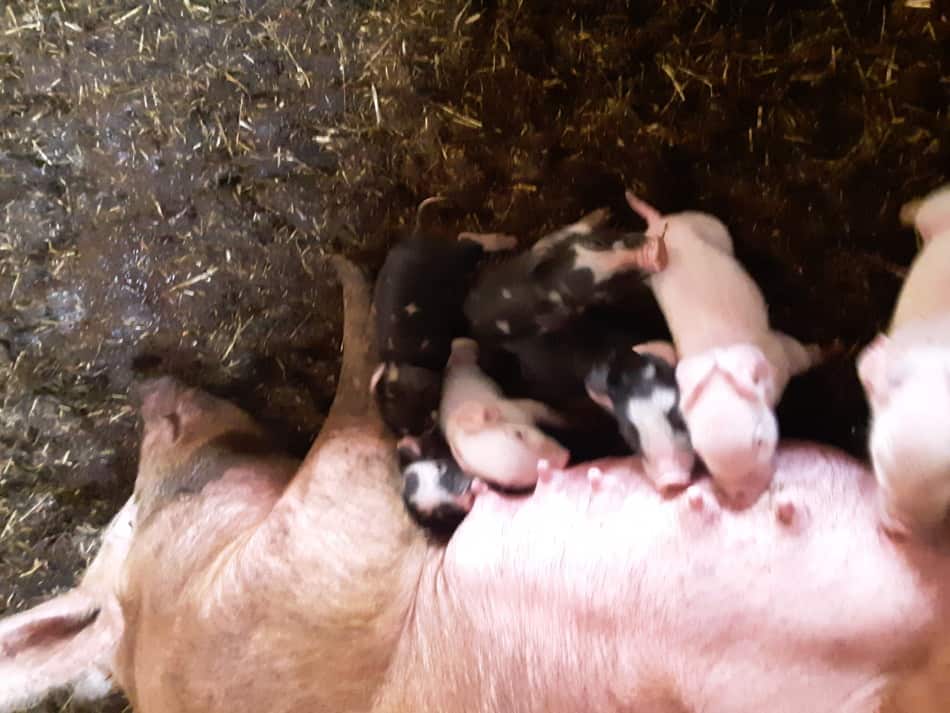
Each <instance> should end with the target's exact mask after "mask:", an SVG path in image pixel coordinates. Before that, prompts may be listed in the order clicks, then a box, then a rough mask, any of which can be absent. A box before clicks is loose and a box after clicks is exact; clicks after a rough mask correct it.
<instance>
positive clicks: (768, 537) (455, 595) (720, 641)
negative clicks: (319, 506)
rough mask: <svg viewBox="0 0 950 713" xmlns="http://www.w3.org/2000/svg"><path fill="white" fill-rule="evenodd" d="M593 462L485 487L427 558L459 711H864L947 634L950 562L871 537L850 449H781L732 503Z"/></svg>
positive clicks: (864, 483) (866, 484) (867, 500)
mask: <svg viewBox="0 0 950 713" xmlns="http://www.w3.org/2000/svg"><path fill="white" fill-rule="evenodd" d="M603 469H604V470H605V472H606V477H605V479H604V481H603V482H602V483H601V485H600V487H598V488H593V487H592V486H591V485H590V483H589V481H588V480H587V478H586V477H585V476H586V472H587V467H582V468H580V469H575V470H572V471H570V472H568V473H564V474H555V476H554V478H553V480H551V481H550V482H548V483H541V484H540V485H539V486H538V491H537V492H536V493H535V494H534V495H532V496H531V497H527V498H521V499H517V500H515V499H510V498H502V497H500V496H496V495H490V496H487V497H483V498H481V499H479V500H478V502H477V503H476V505H475V508H474V510H473V511H472V513H471V514H470V515H469V517H468V518H467V519H466V520H465V522H464V523H463V525H462V526H461V527H460V528H459V530H458V531H457V532H456V534H455V537H454V538H453V539H452V541H451V542H450V544H449V546H448V548H447V550H446V552H445V559H444V561H443V563H442V567H441V568H440V569H439V568H433V576H434V581H435V588H434V591H435V593H436V596H435V597H434V602H433V606H432V607H431V608H430V609H429V613H430V614H431V617H425V618H422V619H421V621H423V622H424V621H425V620H426V618H431V621H430V622H429V623H430V625H433V626H435V627H436V628H438V630H439V631H438V632H435V631H432V632H429V634H430V636H427V637H426V638H428V639H429V640H430V644H432V645H435V646H437V647H438V649H437V651H438V650H440V651H442V652H443V654H444V653H446V652H447V651H451V650H452V649H453V648H454V649H456V650H457V651H458V653H459V654H464V657H463V659H462V661H463V664H462V668H463V669H464V670H459V671H454V670H453V671H447V672H446V674H445V675H446V676H448V677H449V678H454V679H455V683H456V684H458V686H460V687H461V690H462V691H470V695H471V698H470V699H469V701H470V703H471V708H469V707H468V706H465V707H464V708H463V709H465V710H469V709H471V710H499V711H521V710H533V711H556V710H605V711H608V710H618V711H619V710H634V709H635V710H648V711H665V710H670V711H694V710H695V711H699V710H707V711H715V712H717V713H720V712H721V713H726V712H732V711H735V712H738V711H749V712H750V713H751V712H756V713H759V712H760V711H765V710H768V711H775V712H778V711H789V712H794V713H801V712H802V711H834V712H835V713H838V712H839V711H848V710H857V711H873V710H877V709H878V705H877V701H879V700H880V699H881V698H882V696H883V695H884V694H885V693H887V692H888V691H889V689H890V688H891V684H892V683H893V682H894V680H896V679H895V674H896V673H897V672H900V671H902V670H903V669H906V668H908V667H919V666H920V665H921V664H922V662H923V661H925V660H926V658H927V656H928V655H930V653H931V652H932V648H933V644H934V642H935V641H936V640H937V639H938V638H941V639H942V640H943V641H946V640H947V629H946V616H945V615H946V609H947V604H946V600H947V598H948V597H950V577H948V574H950V572H948V559H946V558H944V557H941V556H939V555H936V554H934V553H931V552H928V551H924V550H922V549H920V548H916V547H910V546H900V545H896V544H894V543H893V542H891V541H890V540H889V539H887V538H886V537H885V536H884V535H883V534H881V533H880V531H879V529H878V527H877V521H876V519H875V513H874V497H875V490H876V486H875V484H874V482H873V478H872V477H871V476H870V474H869V473H868V472H867V470H866V469H865V468H864V467H863V466H861V465H860V464H859V463H857V462H856V461H853V460H851V459H850V458H848V457H846V456H844V455H842V454H839V453H836V452H834V451H830V450H828V449H822V448H819V447H817V446H806V445H787V446H785V447H784V448H783V449H782V450H781V451H780V454H779V456H778V472H777V475H776V478H775V482H774V484H773V486H772V489H771V491H770V492H769V493H767V494H766V495H764V496H763V498H762V499H761V500H760V501H759V502H758V503H757V504H756V505H755V506H754V507H753V508H750V509H749V510H746V511H743V512H731V511H728V510H721V509H720V508H719V506H718V505H717V504H716V500H715V497H714V496H713V495H712V494H711V490H710V489H709V483H708V481H703V482H702V483H701V484H699V485H697V486H694V489H693V491H692V495H690V494H683V495H680V496H678V497H677V498H675V499H672V500H663V499H662V498H660V497H659V496H658V495H657V494H656V493H655V492H654V491H653V490H652V489H651V488H650V487H649V486H648V485H647V484H646V482H645V481H644V480H642V479H641V478H638V477H636V476H635V475H632V474H630V473H629V472H627V473H625V472H623V471H619V470H611V469H609V468H607V467H604V468H603ZM700 494H702V496H703V497H699V495H700ZM789 504H790V505H789ZM439 641H441V642H442V643H441V645H440V644H439V643H438V642H439ZM427 648H428V647H427ZM439 665H440V666H445V667H446V668H447V669H451V668H452V665H451V663H447V662H446V661H442V662H440V663H439ZM437 668H438V666H437ZM445 690H452V688H451V686H450V687H448V688H447V689H445ZM460 695H461V694H460ZM453 700H455V701H458V700H460V699H459V698H458V697H453ZM476 701H478V702H477V703H476ZM947 705H948V706H950V704H947ZM939 709H940V708H935V710H939ZM447 710H448V709H447ZM948 710H950V708H948Z"/></svg>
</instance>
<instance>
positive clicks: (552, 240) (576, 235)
mask: <svg viewBox="0 0 950 713" xmlns="http://www.w3.org/2000/svg"><path fill="white" fill-rule="evenodd" d="M608 217H609V213H608V211H607V210H606V209H601V210H597V211H594V212H593V213H590V214H588V215H587V216H585V217H584V218H582V219H581V220H579V221H577V222H576V223H572V224H571V225H568V226H565V227H563V228H561V229H559V230H557V231H555V232H554V233H551V234H549V235H547V236H545V237H543V238H541V239H540V240H539V241H538V242H536V243H535V244H534V245H533V246H532V247H531V249H530V250H528V251H526V252H524V253H521V254H520V255H517V256H515V257H512V258H510V259H508V260H506V261H504V262H502V263H499V264H497V265H492V266H489V267H486V268H485V269H484V270H483V271H482V273H481V274H480V275H479V277H478V279H477V281H476V283H475V285H474V286H473V287H472V289H471V291H470V292H469V294H468V297H467V298H466V300H465V306H464V308H465V315H466V317H468V320H469V324H470V325H471V329H472V333H473V335H474V336H475V337H476V338H478V339H479V340H491V341H504V340H510V339H523V338H526V337H532V336H538V335H542V334H548V333H551V332H554V331H557V330H559V329H561V328H562V327H564V326H565V325H566V324H568V323H569V322H570V321H571V320H573V319H574V318H575V317H576V316H578V315H579V314H581V313H582V312H584V311H585V310H586V309H587V308H588V307H590V306H591V305H594V304H597V303H599V302H604V301H606V300H608V299H609V296H610V292H611V287H612V282H613V281H614V279H615V278H617V279H619V278H620V277H622V276H626V277H629V276H630V275H636V276H638V277H641V278H642V277H645V276H646V275H650V274H653V273H655V272H658V271H660V270H662V269H663V266H664V264H665V260H666V256H665V251H664V247H663V239H662V237H659V236H657V237H647V236H646V235H644V234H642V233H634V232H622V231H618V230H614V229H610V228H607V227H605V226H604V224H605V223H606V221H607V218H608Z"/></svg>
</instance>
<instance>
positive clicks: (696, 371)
mask: <svg viewBox="0 0 950 713" xmlns="http://www.w3.org/2000/svg"><path fill="white" fill-rule="evenodd" d="M715 368H716V356H715V353H714V352H704V353H703V354H698V355H696V356H691V357H687V358H686V359H683V360H682V361H680V362H679V364H677V365H676V385H677V386H678V387H679V390H680V411H682V412H683V414H684V415H685V414H686V412H687V411H689V409H690V408H692V406H693V405H694V404H695V403H696V399H698V398H699V395H700V393H702V388H703V386H704V385H705V384H706V382H707V381H708V380H709V377H710V376H711V375H712V373H713V371H714V370H715Z"/></svg>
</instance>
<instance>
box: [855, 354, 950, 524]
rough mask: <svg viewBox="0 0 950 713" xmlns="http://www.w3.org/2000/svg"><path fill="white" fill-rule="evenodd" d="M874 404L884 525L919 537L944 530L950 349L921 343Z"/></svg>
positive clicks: (949, 476)
mask: <svg viewBox="0 0 950 713" xmlns="http://www.w3.org/2000/svg"><path fill="white" fill-rule="evenodd" d="M897 361H899V362H900V363H895V364H892V365H891V367H892V368H897V369H900V370H901V371H905V372H906V374H905V375H904V376H903V377H902V378H901V379H900V380H899V382H898V384H897V385H896V386H893V387H892V388H891V389H890V390H889V391H888V392H887V399H886V401H884V402H883V404H882V405H879V406H878V407H875V408H874V412H873V417H872V421H871V434H870V439H869V450H870V454H871V461H872V463H873V465H874V473H875V477H876V478H877V481H878V485H879V498H880V506H881V507H880V512H881V516H882V520H883V522H884V525H885V528H886V529H888V530H890V531H891V532H900V533H903V534H910V535H914V536H919V537H922V538H925V539H927V538H929V537H930V536H932V535H936V534H940V533H942V532H943V531H944V527H943V526H944V525H945V521H946V518H947V513H948V507H950V449H948V447H947V444H948V443H950V369H948V366H947V364H948V363H950V354H948V353H947V352H946V350H938V349H927V348H923V347H921V348H919V349H917V350H915V351H913V352H908V353H905V354H902V355H901V356H900V357H899V359H898V360H897Z"/></svg>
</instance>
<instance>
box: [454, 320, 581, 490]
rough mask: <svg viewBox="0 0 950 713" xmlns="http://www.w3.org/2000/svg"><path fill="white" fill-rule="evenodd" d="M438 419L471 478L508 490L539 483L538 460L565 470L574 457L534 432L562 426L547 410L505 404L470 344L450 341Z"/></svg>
mask: <svg viewBox="0 0 950 713" xmlns="http://www.w3.org/2000/svg"><path fill="white" fill-rule="evenodd" d="M439 419H440V423H441V426H442V432H443V433H444V434H445V440H446V441H447V442H448V444H449V448H450V449H451V451H452V455H453V457H454V458H455V460H456V462H457V463H458V465H459V467H461V469H462V470H463V471H464V472H465V473H467V474H468V475H470V476H472V477H477V478H481V479H482V480H484V481H486V482H489V483H494V484H495V485H501V486H503V487H506V488H530V487H531V486H533V485H534V484H535V482H536V481H537V479H538V472H537V467H538V461H539V460H546V461H547V462H549V463H551V464H552V465H554V466H555V467H558V468H562V467H564V466H565V465H567V462H568V460H569V459H570V453H569V452H568V451H567V450H566V449H565V448H564V447H562V446H561V445H560V444H559V443H558V442H557V441H555V440H554V439H553V438H551V437H549V436H547V435H546V434H545V433H543V432H542V431H541V430H540V429H538V428H537V427H536V425H535V424H536V423H538V422H545V423H549V424H551V425H563V421H562V419H561V417H560V416H559V415H558V414H556V413H555V412H554V411H553V410H552V409H551V408H549V407H548V406H547V405H545V404H543V403H540V402H538V401H532V400H529V399H506V398H505V397H504V394H503V393H502V391H501V389H500V388H499V387H498V385H497V384H496V383H495V382H494V381H492V380H491V379H490V378H489V377H488V376H486V375H485V374H484V373H483V372H482V370H481V369H480V368H479V367H478V345H477V344H476V343H475V341H474V340H472V339H467V338H460V339H456V340H454V341H453V342H452V355H451V356H450V357H449V361H448V363H447V364H446V369H445V382H444V385H443V387H442V403H441V406H440V407H439Z"/></svg>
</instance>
